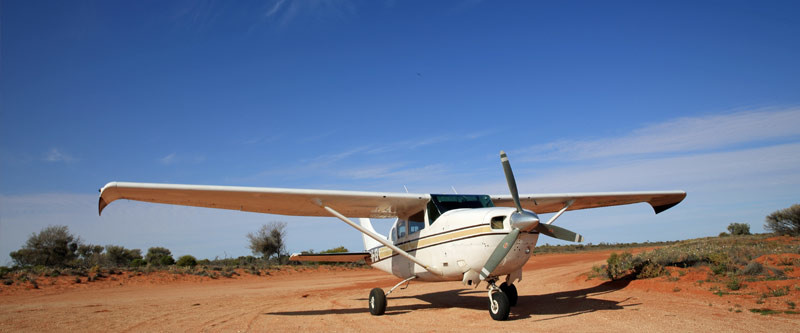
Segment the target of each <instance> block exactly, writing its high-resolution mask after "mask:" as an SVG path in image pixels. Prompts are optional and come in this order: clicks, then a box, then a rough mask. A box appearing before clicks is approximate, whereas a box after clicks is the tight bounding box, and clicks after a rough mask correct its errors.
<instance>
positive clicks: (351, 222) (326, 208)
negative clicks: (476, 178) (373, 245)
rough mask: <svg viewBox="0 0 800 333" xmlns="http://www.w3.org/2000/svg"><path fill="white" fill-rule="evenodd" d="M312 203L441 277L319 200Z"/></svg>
mask: <svg viewBox="0 0 800 333" xmlns="http://www.w3.org/2000/svg"><path fill="white" fill-rule="evenodd" d="M314 201H315V203H316V204H317V205H319V206H320V207H322V208H325V210H327V211H328V212H329V213H331V214H333V216H336V217H337V218H339V219H340V220H342V221H344V223H347V224H349V225H350V226H351V227H353V228H356V229H358V231H360V232H361V233H363V234H365V235H367V236H369V237H371V238H372V239H374V240H376V241H378V242H380V243H381V244H383V245H386V247H388V248H390V249H392V251H394V252H395V253H397V254H399V255H401V256H404V257H406V258H408V260H411V261H412V262H414V263H415V264H417V265H420V266H421V267H422V268H424V269H425V270H427V271H428V272H431V273H433V274H436V275H443V273H442V272H441V271H440V270H439V269H438V268H436V267H431V266H428V265H426V264H425V263H423V262H422V261H420V260H419V259H417V258H416V257H414V256H412V255H410V254H408V252H406V251H403V250H401V249H400V248H399V247H397V246H394V244H392V243H390V242H389V241H388V240H386V239H384V238H383V237H381V236H380V235H378V234H376V233H374V232H372V231H369V230H367V229H366V228H364V227H362V226H360V225H358V224H356V223H355V222H353V221H350V219H348V218H347V217H345V216H344V215H342V214H340V213H339V212H337V211H336V210H335V209H333V208H331V207H328V206H325V205H324V204H323V203H322V202H321V201H319V200H314Z"/></svg>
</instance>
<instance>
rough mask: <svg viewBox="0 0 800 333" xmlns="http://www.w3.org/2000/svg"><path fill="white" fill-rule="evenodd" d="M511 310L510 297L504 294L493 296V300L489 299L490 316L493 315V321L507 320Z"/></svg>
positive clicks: (497, 293)
mask: <svg viewBox="0 0 800 333" xmlns="http://www.w3.org/2000/svg"><path fill="white" fill-rule="evenodd" d="M510 310H511V306H510V305H509V304H508V297H507V296H506V294H505V293H504V292H496V293H493V294H492V297H491V299H489V314H490V315H492V319H494V320H506V319H508V313H509V311H510Z"/></svg>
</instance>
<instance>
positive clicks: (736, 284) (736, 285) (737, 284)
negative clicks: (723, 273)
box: [726, 276, 745, 290]
mask: <svg viewBox="0 0 800 333" xmlns="http://www.w3.org/2000/svg"><path fill="white" fill-rule="evenodd" d="M726 285H727V287H728V289H730V290H739V289H741V288H743V287H745V285H743V284H742V283H741V281H739V279H737V278H736V276H732V277H731V279H730V280H728V283H727V284H726Z"/></svg>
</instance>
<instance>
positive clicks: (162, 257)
mask: <svg viewBox="0 0 800 333" xmlns="http://www.w3.org/2000/svg"><path fill="white" fill-rule="evenodd" d="M144 260H145V261H147V263H148V264H150V265H154V266H169V265H173V264H175V259H173V258H172V252H170V250H169V249H167V248H165V247H158V246H156V247H151V248H149V249H147V255H146V256H145V259H144Z"/></svg>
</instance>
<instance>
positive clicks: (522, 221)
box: [511, 212, 539, 231]
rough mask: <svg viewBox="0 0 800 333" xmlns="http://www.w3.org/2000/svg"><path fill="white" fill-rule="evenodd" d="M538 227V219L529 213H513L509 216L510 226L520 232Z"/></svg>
mask: <svg viewBox="0 0 800 333" xmlns="http://www.w3.org/2000/svg"><path fill="white" fill-rule="evenodd" d="M537 225H539V217H538V216H536V214H534V213H530V212H514V213H512V214H511V226H512V227H513V228H515V229H519V230H520V231H531V230H533V228H536V226H537Z"/></svg>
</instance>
